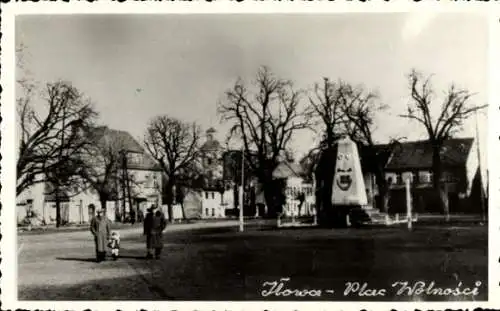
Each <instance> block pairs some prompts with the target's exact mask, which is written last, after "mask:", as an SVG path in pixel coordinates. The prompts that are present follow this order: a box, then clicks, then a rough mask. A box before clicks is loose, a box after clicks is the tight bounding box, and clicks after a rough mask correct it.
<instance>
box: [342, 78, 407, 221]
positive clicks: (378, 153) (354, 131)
mask: <svg viewBox="0 0 500 311" xmlns="http://www.w3.org/2000/svg"><path fill="white" fill-rule="evenodd" d="M340 98H341V105H340V107H341V108H340V109H341V110H342V114H343V118H344V122H343V126H344V131H345V133H346V134H347V135H348V136H349V137H350V138H351V139H352V140H353V141H355V142H357V143H358V145H360V146H361V148H362V150H363V151H364V153H365V159H364V161H365V164H366V165H367V166H368V167H370V168H371V169H373V173H374V174H375V181H376V184H377V188H378V192H379V196H380V198H381V205H382V206H381V210H382V211H384V212H386V211H388V203H389V184H388V181H387V180H386V179H385V173H384V168H385V165H386V162H387V160H388V157H389V155H390V153H391V151H392V150H393V148H394V146H395V144H397V142H398V141H399V139H397V138H393V139H391V140H390V142H389V143H388V144H385V145H377V144H376V142H375V141H374V138H373V133H374V132H375V131H376V124H375V118H376V115H377V114H378V113H383V112H385V111H386V110H387V108H388V107H387V106H386V105H384V104H383V103H381V102H380V100H379V97H378V95H377V94H376V93H374V92H371V91H367V90H365V89H364V88H363V87H361V86H357V87H354V86H352V85H350V84H344V86H343V88H342V90H341V92H340Z"/></svg>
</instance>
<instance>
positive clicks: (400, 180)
mask: <svg viewBox="0 0 500 311" xmlns="http://www.w3.org/2000/svg"><path fill="white" fill-rule="evenodd" d="M396 183H397V184H402V183H403V176H402V174H401V173H397V174H396Z"/></svg>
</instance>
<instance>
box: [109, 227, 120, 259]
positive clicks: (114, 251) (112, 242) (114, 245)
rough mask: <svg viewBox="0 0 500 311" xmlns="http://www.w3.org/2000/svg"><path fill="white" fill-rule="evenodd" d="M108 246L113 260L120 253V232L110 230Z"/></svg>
mask: <svg viewBox="0 0 500 311" xmlns="http://www.w3.org/2000/svg"><path fill="white" fill-rule="evenodd" d="M108 246H109V248H111V256H112V257H113V260H116V259H118V255H119V253H120V234H119V233H118V232H116V231H113V232H111V238H110V239H109V244H108Z"/></svg>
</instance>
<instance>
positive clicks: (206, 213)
mask: <svg viewBox="0 0 500 311" xmlns="http://www.w3.org/2000/svg"><path fill="white" fill-rule="evenodd" d="M205 215H206V216H208V208H205Z"/></svg>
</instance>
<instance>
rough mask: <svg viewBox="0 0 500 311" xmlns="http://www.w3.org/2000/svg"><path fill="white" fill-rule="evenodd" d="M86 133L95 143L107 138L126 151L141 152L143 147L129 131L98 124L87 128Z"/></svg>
mask: <svg viewBox="0 0 500 311" xmlns="http://www.w3.org/2000/svg"><path fill="white" fill-rule="evenodd" d="M87 134H88V135H89V136H90V138H91V139H92V140H94V141H95V142H96V143H97V142H99V141H101V140H102V139H108V140H110V141H113V142H115V143H117V144H119V147H120V149H122V150H124V151H128V152H136V153H143V152H144V148H142V146H141V145H140V144H139V143H138V142H137V140H135V139H134V137H132V135H130V133H128V132H125V131H120V130H114V129H110V128H108V127H107V126H99V127H94V128H89V129H88V130H87Z"/></svg>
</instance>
